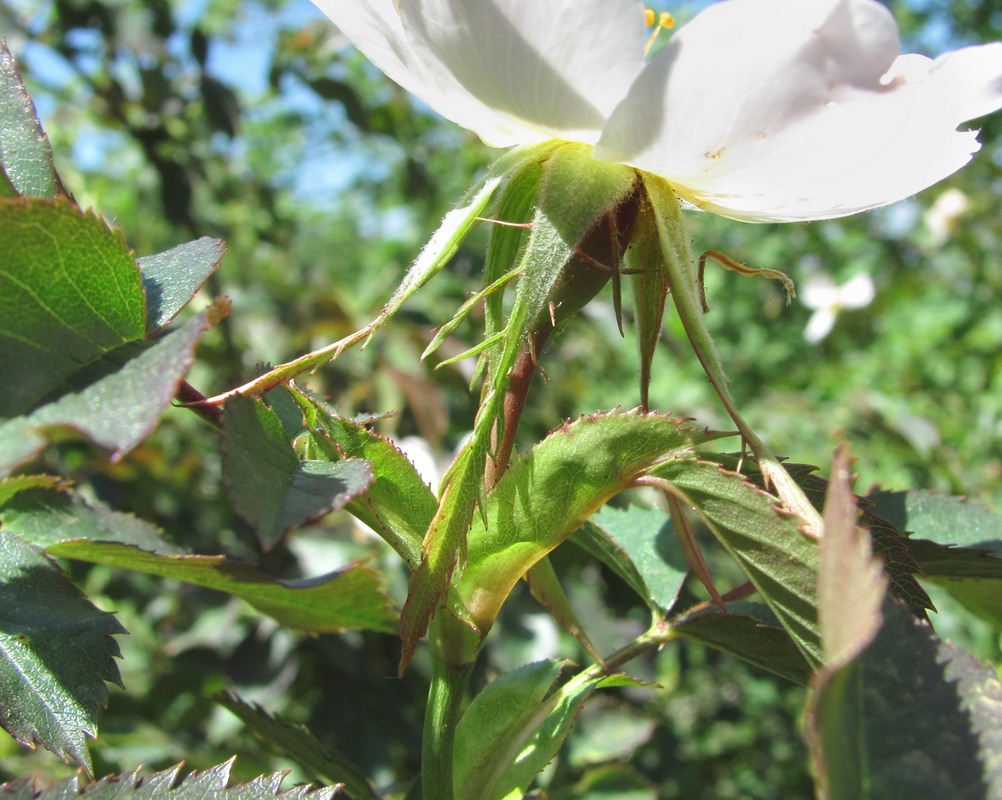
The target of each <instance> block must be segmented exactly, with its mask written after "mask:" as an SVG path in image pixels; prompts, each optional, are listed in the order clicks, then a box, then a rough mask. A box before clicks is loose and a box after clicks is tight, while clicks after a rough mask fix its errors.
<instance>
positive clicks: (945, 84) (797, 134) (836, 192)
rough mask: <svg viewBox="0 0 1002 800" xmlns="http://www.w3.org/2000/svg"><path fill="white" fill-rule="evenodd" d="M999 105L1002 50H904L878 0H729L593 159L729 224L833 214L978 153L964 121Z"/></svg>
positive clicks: (645, 82)
mask: <svg viewBox="0 0 1002 800" xmlns="http://www.w3.org/2000/svg"><path fill="white" fill-rule="evenodd" d="M888 73H889V74H888ZM885 74H886V75H887V78H886V79H884V80H882V78H884V76H885ZM999 107H1002V44H993V45H987V46H984V47H977V48H967V49H965V50H960V51H958V52H956V53H952V54H949V55H947V56H944V57H943V58H940V59H938V60H936V61H935V62H932V61H929V60H928V59H922V58H921V57H912V56H908V57H904V58H901V59H898V41H897V28H896V25H895V23H894V20H893V18H892V17H891V16H890V13H889V12H888V11H887V10H886V9H885V8H884V7H883V6H882V5H880V4H879V3H877V2H874V0H823V1H822V0H818V1H817V2H804V0H727V2H722V3H719V4H717V5H715V6H711V7H710V8H708V9H707V10H706V11H704V12H702V13H701V14H699V15H698V16H697V17H696V18H695V19H693V21H692V22H691V23H689V24H688V25H686V26H684V27H683V28H682V29H681V30H680V31H679V32H678V33H676V34H675V35H674V36H673V38H672V40H671V41H670V42H669V44H668V46H667V47H665V48H664V50H662V52H661V53H659V54H658V56H657V57H656V58H655V59H654V60H653V61H652V62H651V63H650V64H649V65H648V67H647V69H645V70H644V72H643V73H642V74H641V76H640V77H639V78H638V80H637V81H636V83H635V84H634V85H633V87H632V88H631V90H630V93H629V95H628V97H627V99H626V100H624V102H623V103H622V104H621V105H620V106H619V107H618V108H617V109H616V111H615V112H614V113H613V116H612V118H611V119H610V121H609V124H608V125H607V126H606V130H605V132H604V133H603V136H602V139H601V140H600V142H599V145H598V147H597V148H596V157H599V158H606V159H611V160H616V161H622V162H624V163H628V164H631V165H633V166H636V167H638V168H640V169H644V170H647V171H650V172H654V173H657V174H659V175H661V176H663V177H665V178H666V179H667V180H669V181H670V182H671V183H672V184H673V186H674V187H675V189H676V191H677V192H678V193H679V194H680V195H681V196H682V197H683V198H685V199H686V200H688V201H690V202H692V203H693V204H694V205H696V206H698V207H700V208H704V209H706V210H709V211H714V212H716V213H719V214H723V215H725V216H729V217H733V218H735V219H743V220H748V221H761V222H764V221H790V220H804V219H826V218H830V217H838V216H844V215H847V214H853V213H856V212H858V211H862V210H865V209H869V208H875V207H877V206H881V205H886V204H887V203H891V202H894V201H895V200H899V199H902V198H904V197H907V196H909V195H911V194H914V193H915V192H917V191H919V190H921V189H923V188H925V187H927V186H929V185H931V184H933V183H935V182H936V181H938V180H941V179H942V178H944V177H946V176H947V175H949V174H951V173H952V172H954V171H956V170H957V169H959V168H960V167H962V166H963V165H964V164H965V163H967V161H969V160H970V157H971V154H972V153H974V152H975V151H977V149H978V147H979V145H978V143H977V141H976V139H975V134H974V133H973V132H958V131H957V130H956V128H957V126H958V125H959V124H960V123H962V122H964V121H966V120H968V119H971V118H973V117H975V116H979V115H983V114H985V113H989V112H991V111H994V110H995V109H997V108H999Z"/></svg>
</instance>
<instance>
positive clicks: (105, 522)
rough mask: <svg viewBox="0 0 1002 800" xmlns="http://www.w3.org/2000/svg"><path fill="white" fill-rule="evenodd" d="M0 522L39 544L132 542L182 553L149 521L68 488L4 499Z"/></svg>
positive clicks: (26, 492)
mask: <svg viewBox="0 0 1002 800" xmlns="http://www.w3.org/2000/svg"><path fill="white" fill-rule="evenodd" d="M2 485H3V484H0V487H2ZM0 525H2V527H3V529H4V530H5V531H8V532H11V533H16V534H18V535H19V536H21V537H23V538H24V539H26V540H27V541H29V542H31V543H32V544H35V545H38V546H39V547H48V546H49V545H51V544H55V543H56V542H59V541H64V540H67V539H91V540H94V541H102V542H118V543H119V544H131V545H134V546H136V547H140V548H142V549H144V550H147V551H150V552H155V553H161V554H164V555H179V554H180V553H181V552H182V551H181V550H180V549H179V548H177V547H175V546H174V545H172V544H171V543H170V542H168V541H167V540H166V539H164V538H163V535H162V533H161V532H160V531H159V530H158V529H157V528H155V527H154V526H153V525H150V524H149V523H148V522H144V521H143V520H141V519H138V518H137V517H134V516H132V515H131V514H123V513H121V512H119V511H112V510H111V509H110V508H107V507H106V506H104V505H102V504H101V503H99V502H97V501H88V500H85V499H84V498H82V497H81V496H80V495H78V494H71V493H69V492H65V491H45V490H43V489H41V488H38V489H32V490H30V491H24V492H20V493H19V494H18V495H17V496H16V497H14V498H13V499H11V500H9V501H8V502H7V503H3V502H2V500H0Z"/></svg>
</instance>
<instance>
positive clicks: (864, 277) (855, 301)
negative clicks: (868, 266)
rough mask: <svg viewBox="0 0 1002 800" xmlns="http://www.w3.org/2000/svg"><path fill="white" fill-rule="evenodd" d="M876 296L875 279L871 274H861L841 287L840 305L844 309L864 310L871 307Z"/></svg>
mask: <svg viewBox="0 0 1002 800" xmlns="http://www.w3.org/2000/svg"><path fill="white" fill-rule="evenodd" d="M875 294H876V288H875V287H874V285H873V278H871V277H870V275H869V273H866V272H861V273H859V275H855V276H853V277H852V278H850V279H849V281H848V282H846V283H844V284H842V286H840V287H839V290H838V299H839V305H841V306H842V307H843V308H863V307H864V306H868V305H870V303H871V302H872V301H873V297H874V295H875Z"/></svg>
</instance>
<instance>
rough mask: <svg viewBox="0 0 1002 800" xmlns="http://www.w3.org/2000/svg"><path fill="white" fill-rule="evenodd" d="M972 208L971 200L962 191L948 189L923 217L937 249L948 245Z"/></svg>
mask: <svg viewBox="0 0 1002 800" xmlns="http://www.w3.org/2000/svg"><path fill="white" fill-rule="evenodd" d="M970 207H971V200H970V198H969V197H968V196H967V195H966V194H964V193H963V192H962V191H960V189H947V190H946V191H945V192H943V193H942V194H941V195H940V196H939V197H937V198H936V200H935V202H933V204H932V205H931V206H930V207H929V209H928V210H927V211H926V212H925V214H923V215H922V221H923V222H924V223H925V226H926V228H927V229H928V230H929V235H930V237H931V239H932V244H933V245H934V246H936V247H939V246H941V245H944V244H946V242H947V240H949V238H950V236H951V234H952V233H953V232H954V231H955V230H956V229H957V225H959V224H960V218H961V217H962V216H964V214H966V213H967V211H968V210H969V209H970Z"/></svg>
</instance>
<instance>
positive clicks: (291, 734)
mask: <svg viewBox="0 0 1002 800" xmlns="http://www.w3.org/2000/svg"><path fill="white" fill-rule="evenodd" d="M214 699H215V700H216V702H217V703H219V704H220V705H222V706H223V707H224V708H227V709H229V710H230V711H231V712H233V713H234V714H235V715H236V716H237V717H239V718H240V719H241V720H242V721H243V722H244V724H246V725H247V727H248V728H249V729H250V730H251V731H252V732H253V733H254V734H255V735H256V736H258V737H259V738H260V739H261V740H262V741H263V742H264V743H265V744H266V745H267V746H268V747H269V748H270V749H271V750H273V751H275V752H278V753H280V754H282V755H284V756H286V757H287V758H291V759H292V760H293V761H294V762H295V763H296V764H298V765H299V766H300V767H301V768H302V769H303V771H304V772H305V773H306V774H307V775H308V776H309V777H310V779H311V780H312V781H314V782H316V783H328V784H330V783H338V784H342V785H343V786H344V791H345V793H347V795H348V796H349V797H351V798H352V800H378V798H377V797H376V793H375V792H373V790H372V787H371V786H370V785H369V782H368V781H367V780H366V778H365V776H364V775H363V774H362V773H361V772H360V771H359V769H358V768H357V767H356V766H355V765H354V764H353V763H352V762H351V761H349V760H348V758H346V757H345V756H343V755H342V754H341V753H338V752H336V751H333V750H331V749H330V748H328V747H325V746H324V745H323V744H321V743H320V741H318V740H317V738H316V737H315V736H314V735H313V734H312V733H310V732H309V731H308V730H307V729H306V728H305V727H304V726H303V725H293V724H292V723H290V722H286V721H284V720H282V719H278V718H276V717H273V716H271V715H270V714H268V713H267V712H265V710H264V709H262V708H261V707H260V706H258V705H250V704H248V703H245V702H244V701H243V700H241V699H240V698H238V697H236V696H234V695H232V694H227V693H224V694H220V695H216V697H215V698H214Z"/></svg>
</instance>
